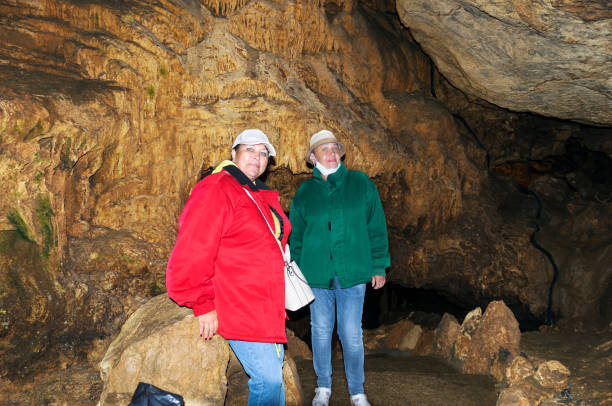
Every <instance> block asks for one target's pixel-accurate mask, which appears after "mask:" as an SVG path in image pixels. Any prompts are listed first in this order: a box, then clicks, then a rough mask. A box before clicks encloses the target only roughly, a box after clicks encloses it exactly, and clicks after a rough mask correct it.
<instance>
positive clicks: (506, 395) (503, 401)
mask: <svg viewBox="0 0 612 406" xmlns="http://www.w3.org/2000/svg"><path fill="white" fill-rule="evenodd" d="M495 405H496V406H533V404H532V403H531V402H530V401H529V398H527V396H525V394H524V393H523V392H522V391H521V390H520V389H516V388H506V389H504V390H502V391H501V393H500V394H499V398H497V403H496V404H495Z"/></svg>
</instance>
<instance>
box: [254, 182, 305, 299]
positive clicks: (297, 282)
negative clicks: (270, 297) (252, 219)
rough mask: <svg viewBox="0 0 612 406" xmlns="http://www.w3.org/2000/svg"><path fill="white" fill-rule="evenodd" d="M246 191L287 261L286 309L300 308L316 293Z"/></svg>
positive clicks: (287, 246) (287, 245) (286, 246)
mask: <svg viewBox="0 0 612 406" xmlns="http://www.w3.org/2000/svg"><path fill="white" fill-rule="evenodd" d="M244 191H245V192H246V194H247V195H248V196H249V197H250V198H251V200H252V201H253V203H255V206H256V207H257V210H259V213H260V214H261V216H262V217H263V219H264V220H265V222H266V224H267V226H268V230H270V232H271V233H272V237H274V241H276V243H277V244H278V248H279V249H280V251H281V254H282V255H283V260H284V261H285V309H287V310H291V311H296V310H299V309H301V308H302V307H304V306H306V305H307V304H309V303H310V302H312V301H313V300H314V293H312V289H310V286H309V285H308V281H307V280H306V278H305V277H304V275H303V274H302V271H301V270H300V267H298V265H297V263H296V262H295V261H292V260H291V250H290V249H289V244H286V245H285V250H283V247H282V246H281V243H280V241H278V239H277V238H276V234H274V231H273V230H272V227H271V226H270V223H268V219H267V218H266V216H265V215H264V214H263V212H262V211H261V209H260V208H259V205H258V204H257V202H256V201H255V199H254V198H253V196H252V195H251V193H249V191H248V190H247V189H244Z"/></svg>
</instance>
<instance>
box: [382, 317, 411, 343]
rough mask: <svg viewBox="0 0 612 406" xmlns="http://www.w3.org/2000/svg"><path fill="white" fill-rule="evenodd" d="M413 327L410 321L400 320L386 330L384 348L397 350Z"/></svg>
mask: <svg viewBox="0 0 612 406" xmlns="http://www.w3.org/2000/svg"><path fill="white" fill-rule="evenodd" d="M413 327H415V324H414V323H413V322H412V321H410V320H407V319H406V320H401V321H399V322H397V323H395V324H393V325H392V326H390V327H389V328H388V329H387V333H386V338H385V346H386V347H387V348H393V349H398V348H399V347H400V345H401V343H402V341H403V339H404V337H405V336H406V334H408V333H409V332H410V330H412V328H413Z"/></svg>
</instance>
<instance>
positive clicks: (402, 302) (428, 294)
mask: <svg viewBox="0 0 612 406" xmlns="http://www.w3.org/2000/svg"><path fill="white" fill-rule="evenodd" d="M366 286H367V289H366V296H365V300H364V304H363V317H362V325H363V328H364V330H374V329H376V328H379V327H381V326H388V325H391V324H394V323H397V322H399V321H401V320H405V319H409V320H410V321H412V322H413V323H415V324H418V325H420V326H422V327H423V328H426V329H430V330H433V329H435V328H436V327H437V326H438V324H439V322H440V320H441V319H442V316H443V315H444V313H448V314H451V315H453V316H454V317H455V318H456V319H457V321H458V322H459V323H460V324H461V322H462V321H463V319H464V318H465V316H466V315H467V314H468V313H469V312H470V311H472V310H474V309H475V308H476V307H480V308H481V309H482V312H483V313H484V312H485V310H486V307H487V305H488V304H489V302H490V301H492V300H504V303H505V304H506V305H507V306H508V308H510V310H512V312H513V313H514V316H515V318H516V320H517V321H518V323H519V328H520V330H521V332H526V331H534V330H538V328H539V327H540V326H542V325H544V324H545V317H544V316H545V315H534V314H533V313H531V312H530V311H529V309H528V307H527V306H526V305H524V304H521V303H519V302H518V301H516V300H513V299H511V298H487V299H482V298H481V299H479V300H477V301H476V300H475V301H474V304H473V305H468V304H461V303H459V301H456V300H452V299H451V298H449V297H447V296H446V295H444V294H443V293H440V292H438V291H436V290H433V289H419V288H411V287H406V286H403V285H402V284H401V283H398V282H394V281H389V282H387V283H386V285H385V286H384V288H382V289H380V290H375V289H372V287H371V286H370V285H369V284H368V285H366ZM287 313H288V317H289V320H287V327H288V328H289V329H291V330H292V331H293V332H294V333H295V335H296V336H298V337H299V338H300V339H302V340H304V341H305V342H306V343H307V344H308V346H309V347H310V345H311V344H310V311H309V309H308V306H306V307H304V308H302V309H300V310H298V311H296V312H290V311H288V312H287ZM334 340H337V336H334Z"/></svg>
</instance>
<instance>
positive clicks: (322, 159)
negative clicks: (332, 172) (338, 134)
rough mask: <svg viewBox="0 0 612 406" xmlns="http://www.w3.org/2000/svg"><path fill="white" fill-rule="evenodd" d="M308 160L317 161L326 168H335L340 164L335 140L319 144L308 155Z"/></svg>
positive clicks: (338, 150)
mask: <svg viewBox="0 0 612 406" xmlns="http://www.w3.org/2000/svg"><path fill="white" fill-rule="evenodd" d="M313 158H314V159H313ZM310 160H311V161H313V162H319V163H320V164H321V165H323V166H324V167H325V168H326V169H334V168H337V167H338V165H340V148H339V147H338V144H337V143H335V142H328V143H325V144H321V145H319V146H318V147H316V148H315V150H314V151H313V153H312V154H311V155H310Z"/></svg>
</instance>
